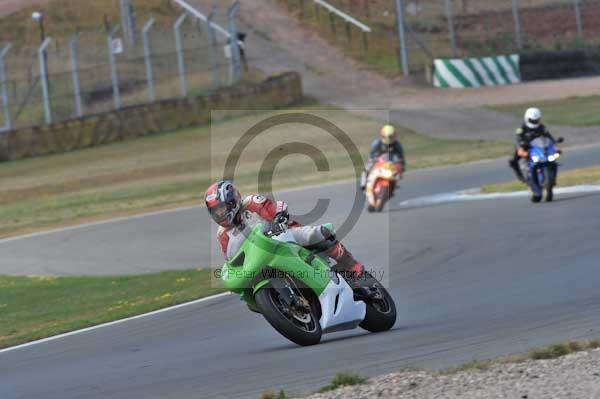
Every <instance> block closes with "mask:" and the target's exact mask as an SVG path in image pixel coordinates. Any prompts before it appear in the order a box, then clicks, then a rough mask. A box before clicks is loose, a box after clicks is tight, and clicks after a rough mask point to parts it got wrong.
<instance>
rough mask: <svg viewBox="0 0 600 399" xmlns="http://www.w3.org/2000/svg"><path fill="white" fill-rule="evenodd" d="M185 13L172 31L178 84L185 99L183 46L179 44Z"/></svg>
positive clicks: (185, 81)
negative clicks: (177, 68)
mask: <svg viewBox="0 0 600 399" xmlns="http://www.w3.org/2000/svg"><path fill="white" fill-rule="evenodd" d="M186 18H187V13H183V14H181V16H180V17H179V18H177V21H175V24H174V25H173V30H174V31H175V47H176V51H177V65H178V67H179V82H180V85H181V96H182V97H187V94H188V87H187V80H186V79H185V57H184V54H183V45H182V44H181V25H182V24H183V23H184V22H185V20H186Z"/></svg>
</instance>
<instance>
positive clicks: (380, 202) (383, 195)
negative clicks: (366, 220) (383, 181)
mask: <svg viewBox="0 0 600 399" xmlns="http://www.w3.org/2000/svg"><path fill="white" fill-rule="evenodd" d="M379 194H380V196H379V198H378V199H377V204H376V205H375V211H376V212H383V208H384V207H385V204H386V203H387V202H388V201H389V199H390V188H389V187H384V188H382V189H381V192H380V193H379Z"/></svg>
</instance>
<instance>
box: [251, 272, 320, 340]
mask: <svg viewBox="0 0 600 399" xmlns="http://www.w3.org/2000/svg"><path fill="white" fill-rule="evenodd" d="M282 290H288V291H289V292H290V293H292V295H293V296H294V298H295V300H296V301H297V302H298V303H301V302H308V306H307V307H305V308H304V309H302V308H301V307H299V306H297V307H294V308H293V307H290V306H289V305H288V304H287V303H286V301H285V300H284V299H283V298H282V292H286V291H282ZM302 291H303V290H300V289H298V288H297V287H296V286H294V284H290V280H289V279H281V278H273V279H271V281H270V282H269V284H268V285H267V286H265V287H263V288H262V289H260V290H259V291H258V292H257V293H256V295H255V296H254V299H255V301H256V303H257V304H258V306H259V308H260V311H261V313H262V315H263V317H264V318H265V319H266V320H267V322H268V323H269V324H270V325H271V326H272V327H273V328H274V329H275V330H277V332H279V333H280V334H281V335H283V336H284V337H286V338H287V339H289V340H290V341H292V342H294V343H296V344H298V345H301V346H309V345H316V344H318V343H319V342H320V341H321V335H322V331H321V325H320V324H319V317H317V314H318V311H317V309H318V308H317V304H316V303H315V301H318V300H317V299H315V298H314V296H311V295H304V294H303V292H302Z"/></svg>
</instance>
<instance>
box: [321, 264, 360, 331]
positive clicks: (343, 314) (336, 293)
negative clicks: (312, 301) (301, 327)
mask: <svg viewBox="0 0 600 399" xmlns="http://www.w3.org/2000/svg"><path fill="white" fill-rule="evenodd" d="M336 274H337V273H336ZM337 276H338V278H337V280H338V282H337V283H336V282H335V281H333V280H332V281H330V282H329V284H328V285H327V288H325V290H324V291H323V292H322V293H321V295H319V302H321V313H322V314H321V319H320V320H319V323H320V324H321V329H322V330H323V332H324V333H326V332H333V331H339V330H348V329H352V328H355V327H356V326H357V325H358V324H359V323H360V322H361V321H363V320H364V318H365V314H366V311H367V307H366V305H365V303H364V302H363V301H355V300H354V293H353V291H352V288H350V286H349V285H348V283H347V282H346V281H345V280H344V279H343V278H342V277H340V275H339V274H338V275H337ZM336 297H337V298H338V301H337V308H336V306H335V302H336Z"/></svg>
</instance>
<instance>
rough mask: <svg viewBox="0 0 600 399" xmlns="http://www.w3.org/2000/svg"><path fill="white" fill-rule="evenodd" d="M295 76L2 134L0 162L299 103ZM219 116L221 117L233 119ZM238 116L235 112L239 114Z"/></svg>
mask: <svg viewBox="0 0 600 399" xmlns="http://www.w3.org/2000/svg"><path fill="white" fill-rule="evenodd" d="M302 97H303V93H302V81H301V78H300V75H299V74H298V73H296V72H288V73H284V74H282V75H278V76H273V77H270V78H268V79H267V80H265V81H264V82H261V83H257V84H245V85H241V86H236V87H232V88H227V89H221V90H219V91H217V92H214V93H212V94H208V95H205V96H198V97H188V98H182V99H172V100H164V101H159V102H156V103H151V104H145V105H136V106H131V107H126V108H123V109H121V110H119V111H114V112H108V113H105V114H98V115H93V116H88V117H84V118H81V119H74V120H69V121H65V122H60V123H55V124H52V125H48V126H35V127H29V128H23V129H17V130H12V131H10V132H6V133H3V134H0V161H11V160H16V159H21V158H27V157H34V156H39V155H46V154H52V153H59V152H67V151H73V150H77V149H81V148H87V147H93V146H97V145H101V144H106V143H110V142H114V141H120V140H125V139H129V138H134V137H140V136H147V135H151V134H155V133H161V132H168V131H172V130H177V129H182V128H187V127H192V126H199V125H205V124H208V123H209V122H210V120H211V111H212V110H252V109H273V108H280V107H285V106H288V105H292V104H294V103H298V102H300V101H301V100H302ZM221 114H223V115H222V117H223V118H227V117H229V116H231V115H227V114H226V113H221ZM238 114H239V113H238Z"/></svg>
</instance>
